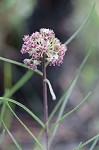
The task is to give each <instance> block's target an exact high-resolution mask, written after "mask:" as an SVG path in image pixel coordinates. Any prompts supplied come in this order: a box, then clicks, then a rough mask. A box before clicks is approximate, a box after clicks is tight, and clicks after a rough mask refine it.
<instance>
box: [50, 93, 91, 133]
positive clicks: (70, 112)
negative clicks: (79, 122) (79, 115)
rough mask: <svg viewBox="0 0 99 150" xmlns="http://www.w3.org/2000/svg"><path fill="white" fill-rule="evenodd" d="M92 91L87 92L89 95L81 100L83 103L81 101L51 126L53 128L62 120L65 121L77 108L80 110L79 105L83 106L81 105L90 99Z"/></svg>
mask: <svg viewBox="0 0 99 150" xmlns="http://www.w3.org/2000/svg"><path fill="white" fill-rule="evenodd" d="M90 94H91V92H89V93H88V94H87V96H86V97H85V98H84V99H83V100H82V101H81V103H79V104H78V105H77V106H76V107H75V108H74V109H72V110H71V111H69V112H68V113H67V114H65V115H64V116H63V117H61V118H60V119H59V120H58V121H56V122H55V124H54V125H53V126H52V127H51V130H53V128H54V127H55V126H56V125H57V124H59V123H60V122H61V121H63V120H64V119H65V118H66V117H68V116H69V115H71V114H72V113H73V112H75V111H76V110H78V108H79V107H81V105H82V104H83V103H84V102H85V101H86V100H87V99H88V97H89V96H90Z"/></svg>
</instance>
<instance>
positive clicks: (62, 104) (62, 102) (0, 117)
mask: <svg viewBox="0 0 99 150" xmlns="http://www.w3.org/2000/svg"><path fill="white" fill-rule="evenodd" d="M5 3H6V7H7V8H8V9H9V7H12V6H13V5H14V3H15V1H12V0H9V1H8V4H9V5H8V4H7V2H6V1H4V2H3V3H2V5H3V6H4V4H5ZM6 7H5V9H7V8H6ZM94 7H95V4H94V5H93V7H92V9H91V12H90V13H89V15H88V16H87V18H86V19H85V20H84V22H83V23H82V25H81V26H80V27H79V28H78V29H77V31H76V32H75V33H74V34H73V35H72V36H71V37H70V38H69V39H68V40H67V41H66V42H65V44H66V45H68V44H69V43H70V42H71V41H72V40H73V39H74V38H75V37H76V36H77V35H78V33H79V32H80V31H81V30H82V29H83V27H84V26H85V25H86V23H87V22H88V20H89V19H90V16H91V15H92V12H93V10H94ZM0 11H1V13H3V8H2V9H1V10H0ZM94 49H95V46H94V45H92V46H91V48H90V50H89V51H88V53H87V55H86V56H85V58H84V60H83V61H82V63H81V65H80V67H79V68H78V70H77V72H76V74H75V76H74V78H73V80H72V81H71V83H70V85H69V87H68V88H67V89H66V90H65V92H64V94H63V95H62V97H61V98H60V99H59V101H58V103H57V104H56V106H55V108H54V109H53V111H52V113H51V115H50V116H49V119H48V121H47V123H46V124H44V123H43V122H42V121H41V120H40V119H39V118H38V117H37V116H36V115H35V114H34V113H33V112H32V111H30V110H29V109H28V108H27V107H26V106H24V105H23V104H21V103H19V102H17V101H16V100H13V99H11V98H9V97H11V96H12V95H13V94H14V93H15V92H16V91H17V90H19V89H20V88H21V87H22V86H23V85H24V84H25V83H26V82H27V81H28V80H29V79H30V78H31V77H32V76H33V75H34V73H37V74H38V75H40V76H42V75H43V74H42V72H41V71H40V70H36V71H32V70H31V69H30V68H28V67H27V66H26V65H25V64H22V63H19V62H17V61H13V60H10V59H7V58H4V57H0V60H1V61H4V62H7V63H11V64H14V65H18V66H20V67H24V68H26V69H29V70H28V71H27V72H26V74H25V75H24V76H23V77H22V78H21V79H20V80H19V81H18V82H17V83H16V84H15V85H14V86H13V87H10V88H9V89H7V90H5V94H4V95H3V96H2V97H0V104H2V109H1V114H0V121H1V124H2V125H3V128H5V129H4V130H3V132H2V134H1V136H0V144H1V143H2V141H3V139H4V135H5V130H6V131H7V133H8V134H9V136H10V137H11V139H12V141H13V143H14V144H15V145H16V147H17V148H18V150H22V148H21V146H20V144H18V142H17V141H16V140H15V138H14V137H13V135H12V134H11V132H10V131H9V129H8V127H7V125H6V123H5V122H4V115H5V111H6V109H7V108H8V109H9V110H10V112H11V113H12V114H13V116H14V117H15V118H16V119H17V120H18V121H19V123H20V124H21V125H22V127H23V128H24V129H25V130H26V131H27V132H28V134H29V135H30V136H31V137H32V139H33V140H34V141H35V143H36V144H35V145H34V149H37V148H38V147H39V148H40V149H41V150H44V148H43V146H42V144H41V143H40V140H41V137H42V134H43V132H44V131H45V128H46V125H47V124H48V123H50V122H51V120H52V118H53V117H54V115H55V113H56V112H58V115H57V119H56V121H55V123H54V124H53V125H52V126H51V127H50V131H49V136H50V141H49V145H51V143H52V142H53V140H54V137H55V134H56V131H57V129H58V127H59V124H60V123H61V122H62V121H63V120H64V119H66V118H67V117H68V116H69V115H71V114H72V113H74V112H75V111H76V110H78V109H79V108H80V106H81V105H82V104H83V103H84V102H85V101H86V100H87V98H88V97H89V95H90V93H91V92H89V93H88V94H87V96H85V98H83V100H82V101H81V102H80V103H79V104H78V105H77V106H75V107H74V108H73V109H72V110H71V111H69V112H68V113H66V114H65V115H63V113H64V109H65V108H66V105H67V102H68V100H69V97H70V95H71V94H72V91H73V89H74V87H75V85H76V83H77V80H78V77H79V75H80V73H81V70H82V68H83V67H84V65H85V63H86V61H87V60H88V58H89V56H90V55H91V53H92V52H93V50H94ZM46 65H48V64H46ZM6 71H7V70H5V74H6ZM10 73H11V72H10ZM10 73H9V74H10ZM10 77H11V74H10ZM46 82H47V83H48V86H49V89H50V93H51V95H52V97H53V99H55V94H54V91H53V89H52V86H51V83H50V81H49V80H48V79H46ZM5 84H8V83H7V81H6V80H5ZM11 103H13V104H15V105H18V106H19V107H20V108H22V109H23V110H25V111H26V112H27V113H28V114H29V115H31V116H32V118H33V119H35V120H36V121H37V122H38V124H40V125H41V127H42V130H41V132H40V134H39V136H38V137H35V135H34V134H33V133H32V132H31V131H30V129H29V128H28V127H27V126H26V125H25V124H24V123H23V121H22V120H21V119H20V118H19V117H18V116H17V114H16V113H15V112H14V110H13V109H12V107H11V105H10V104H11ZM51 131H52V132H51ZM98 139H99V134H97V135H96V136H94V137H92V138H91V139H89V140H88V141H86V142H84V143H82V142H81V143H80V144H79V145H78V146H77V147H76V148H75V149H74V150H81V149H82V148H83V147H85V146H86V145H87V144H89V143H90V142H93V141H94V142H93V144H92V146H91V147H90V150H93V149H94V148H95V146H96V144H97V142H98Z"/></svg>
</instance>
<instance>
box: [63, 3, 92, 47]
mask: <svg viewBox="0 0 99 150" xmlns="http://www.w3.org/2000/svg"><path fill="white" fill-rule="evenodd" d="M94 7H95V3H94V5H93V7H92V8H91V11H90V13H89V15H88V16H87V18H86V19H85V20H84V22H83V23H82V24H81V26H80V27H79V28H78V29H77V30H76V32H74V34H73V35H72V36H71V37H70V38H69V39H68V40H67V41H66V42H65V43H64V44H65V45H68V44H69V43H70V42H71V41H72V40H73V39H74V38H75V37H76V36H77V35H78V33H79V32H80V31H81V30H82V29H83V28H84V27H85V25H86V24H87V22H88V21H89V19H90V17H91V15H92V13H93V10H94Z"/></svg>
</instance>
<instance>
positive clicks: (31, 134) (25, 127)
mask: <svg viewBox="0 0 99 150" xmlns="http://www.w3.org/2000/svg"><path fill="white" fill-rule="evenodd" d="M7 106H8V108H9V109H10V110H11V112H12V113H13V115H14V116H15V117H16V119H17V120H18V121H19V122H20V124H21V125H22V126H23V127H24V129H25V130H26V131H27V132H28V134H29V135H30V136H31V137H32V138H33V139H34V140H35V142H37V144H38V146H39V147H40V149H41V150H44V149H43V147H42V145H41V144H40V142H39V141H38V140H37V138H36V137H35V136H34V135H33V133H32V132H31V131H30V130H29V129H28V128H27V126H26V125H25V124H24V123H23V122H22V121H21V120H20V118H19V117H18V116H17V115H16V114H15V112H14V111H13V110H12V108H11V107H10V105H9V104H8V103H7Z"/></svg>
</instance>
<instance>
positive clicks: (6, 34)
mask: <svg viewBox="0 0 99 150" xmlns="http://www.w3.org/2000/svg"><path fill="white" fill-rule="evenodd" d="M93 3H94V1H92V0H83V1H81V0H24V1H20V0H1V1H0V56H2V57H5V58H9V59H12V60H16V61H18V62H23V59H24V58H25V55H22V54H21V53H20V49H21V46H22V38H23V36H24V35H25V34H32V33H33V32H35V31H39V29H40V28H49V29H53V30H54V32H55V34H56V36H57V38H59V39H60V41H61V42H62V43H64V42H65V41H66V40H68V38H69V37H70V36H71V35H72V34H73V33H74V32H75V31H76V30H77V29H78V27H79V26H80V25H81V24H82V23H83V21H84V20H85V18H86V17H87V15H88V14H89V13H90V10H91V8H92V5H93ZM93 44H95V50H94V52H93V53H92V55H91V56H90V58H89V59H88V61H87V63H86V65H85V66H84V68H83V70H82V72H81V74H80V77H79V79H78V82H77V84H76V86H75V88H74V90H73V92H72V94H71V96H70V98H69V102H68V106H67V107H66V111H69V110H71V109H72V108H74V106H76V105H77V104H78V103H79V102H80V101H81V99H83V97H84V96H85V95H86V94H87V93H88V92H89V91H92V94H91V96H90V100H89V101H88V102H86V104H84V105H83V106H82V107H81V108H80V109H79V110H78V111H76V112H75V113H74V114H73V115H71V116H70V117H69V118H67V119H66V120H64V121H63V122H62V123H61V124H60V128H59V129H58V132H57V134H56V138H55V140H54V142H53V144H52V150H56V149H57V150H60V149H61V150H65V149H66V150H72V149H73V148H74V147H76V145H77V144H79V143H80V142H81V141H86V140H88V139H89V138H91V137H92V136H94V135H96V134H97V133H98V132H99V98H98V93H99V58H98V57H99V1H96V6H95V9H94V12H93V14H92V16H91V17H90V20H89V21H88V23H87V24H86V25H85V27H84V28H83V30H82V31H81V32H80V33H79V34H78V35H77V36H76V38H75V39H74V40H73V41H72V42H71V43H70V44H69V45H68V51H67V53H66V56H65V58H64V63H63V64H62V65H61V66H60V67H48V68H47V76H48V79H49V80H50V81H51V83H52V86H53V89H54V91H55V93H56V96H57V100H56V101H52V100H51V96H50V94H48V103H49V114H50V112H51V111H52V110H53V108H54V106H55V105H56V103H57V102H58V99H59V98H60V97H61V95H62V94H63V92H64V91H65V89H66V88H67V87H68V85H69V83H70V82H71V80H72V78H73V76H74V74H75V72H76V69H77V68H78V67H79V65H80V64H81V62H82V60H83V58H84V56H85V55H86V53H87V52H88V50H89V48H90V46H92V45H93ZM26 72H27V70H26V69H24V68H21V67H18V66H15V65H11V64H9V63H6V62H2V61H1V60H0V96H3V95H4V92H5V90H6V89H10V88H11V87H12V86H13V85H15V84H16V83H17V82H18V81H19V80H20V79H21V78H22V76H23V75H24V74H25V73H26ZM11 97H12V98H13V99H16V100H17V101H19V102H21V103H22V104H24V105H25V106H27V107H28V108H29V109H31V110H32V111H33V112H34V113H35V114H36V115H38V117H39V118H41V119H42V120H43V101H42V80H41V77H40V76H38V75H37V74H35V75H33V77H32V78H30V79H29V81H27V82H26V83H25V84H24V86H22V87H21V89H19V90H18V91H17V92H16V93H14V94H13V95H12V96H11ZM12 107H13V110H15V112H16V113H17V114H18V116H19V117H20V118H21V119H22V121H23V122H24V123H25V124H26V125H27V126H28V127H29V128H30V129H31V130H32V131H33V133H34V134H35V135H36V136H37V135H38V133H39V131H40V127H39V126H38V125H37V123H36V122H35V121H34V120H32V119H31V117H30V116H29V115H28V114H27V113H26V112H25V111H23V110H22V109H21V108H20V107H18V106H14V105H13V106H12ZM0 110H1V107H0ZM5 121H6V124H7V126H8V127H9V129H10V131H11V132H12V134H13V135H14V137H15V138H16V139H17V140H18V142H19V143H21V145H22V147H23V149H24V150H25V149H26V150H31V149H32V148H33V142H32V139H31V138H30V137H29V135H28V134H27V133H26V132H25V131H24V129H23V128H22V126H21V125H20V124H19V123H18V121H17V120H16V119H15V118H14V117H13V116H12V114H11V112H10V111H9V110H7V112H6V115H5ZM87 149H88V147H86V148H84V150H87ZM0 150H15V148H14V145H13V142H12V140H11V139H10V138H9V135H8V134H6V135H5V137H4V140H3V142H2V144H1V145H0ZM95 150H99V147H98V144H97V147H96V149H95Z"/></svg>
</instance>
